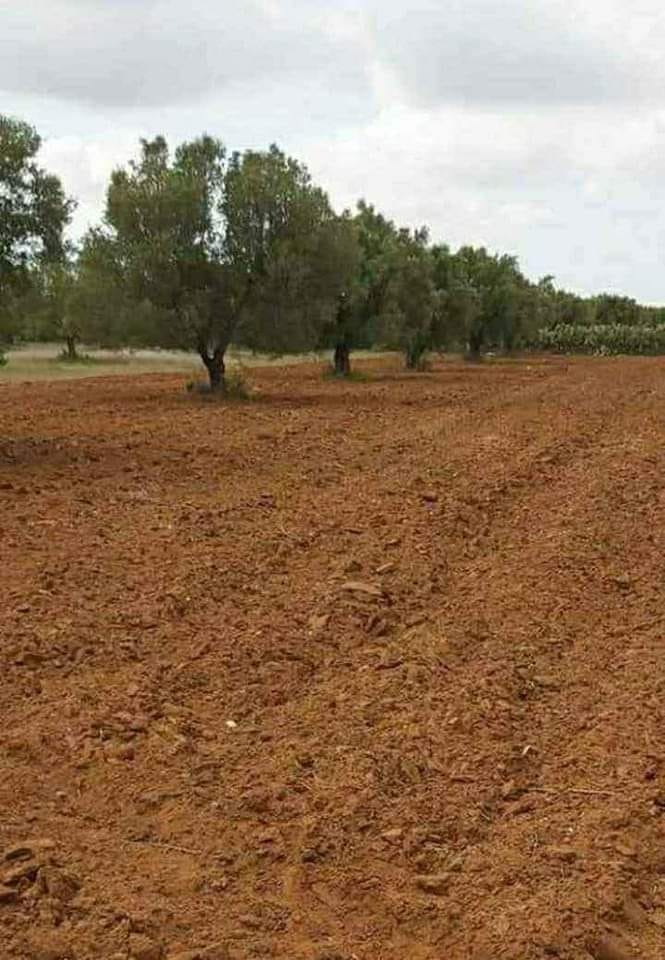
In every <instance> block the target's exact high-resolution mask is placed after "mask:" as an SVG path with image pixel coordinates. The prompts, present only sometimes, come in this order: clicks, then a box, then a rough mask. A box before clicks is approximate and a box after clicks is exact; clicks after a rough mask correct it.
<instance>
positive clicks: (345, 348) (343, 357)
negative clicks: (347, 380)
mask: <svg viewBox="0 0 665 960" xmlns="http://www.w3.org/2000/svg"><path fill="white" fill-rule="evenodd" d="M350 373H351V349H350V347H349V345H348V343H345V342H344V341H340V342H339V343H337V344H335V376H337V377H348V376H349V374H350Z"/></svg>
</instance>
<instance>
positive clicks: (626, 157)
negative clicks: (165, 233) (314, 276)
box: [0, 0, 665, 303]
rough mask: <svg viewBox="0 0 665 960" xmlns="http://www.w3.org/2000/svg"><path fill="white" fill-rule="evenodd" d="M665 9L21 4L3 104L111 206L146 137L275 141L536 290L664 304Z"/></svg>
mask: <svg viewBox="0 0 665 960" xmlns="http://www.w3.org/2000/svg"><path fill="white" fill-rule="evenodd" d="M663 9H665V8H663V6H662V2H661V0H631V2H630V3H629V2H628V0H355V2H353V3H352V2H350V0H349V2H347V0H325V2H324V0H233V2H231V0H0V113H9V114H13V115H17V116H20V117H23V118H25V119H27V120H29V121H30V122H31V123H33V124H34V125H35V126H37V128H38V130H39V131H40V133H41V134H42V135H43V137H44V139H45V146H44V150H43V154H42V158H43V162H44V163H45V165H47V166H48V167H49V168H50V169H51V170H53V171H54V172H57V173H59V174H60V176H61V177H62V179H63V180H64V183H65V186H66V188H67V190H68V191H69V192H70V193H71V194H73V195H74V196H76V197H77V198H78V200H79V209H78V212H77V215H76V222H75V230H76V232H77V233H80V232H81V231H82V230H84V229H85V228H86V226H87V225H88V224H90V223H93V222H94V221H95V220H96V219H97V218H98V217H99V214H100V210H101V206H102V202H103V196H104V190H105V186H106V183H107V180H108V175H109V173H110V171H111V169H112V168H113V167H114V166H116V165H118V164H121V163H124V162H125V161H126V160H127V159H128V158H129V157H130V156H131V155H132V154H133V153H134V152H135V150H136V144H137V141H138V138H139V137H141V136H151V135H154V134H156V133H164V134H166V136H167V137H168V138H169V139H170V140H171V141H172V142H174V143H175V142H176V141H178V140H180V139H183V138H186V137H191V136H195V135H197V134H199V133H201V132H203V131H204V130H205V131H207V132H209V133H212V134H215V135H216V136H218V137H220V138H221V139H222V140H223V141H224V142H225V143H226V145H227V146H228V147H229V149H243V148H246V147H261V148H263V147H266V146H267V145H268V144H269V143H271V142H273V141H276V142H277V143H278V144H279V145H280V146H281V147H283V149H285V150H287V151H288V152H290V153H293V154H294V155H296V156H297V157H298V158H299V159H301V160H303V161H304V162H305V163H306V164H307V165H308V166H309V168H310V170H311V172H312V174H313V175H314V177H315V179H316V180H317V181H319V182H320V183H321V184H322V185H323V186H324V187H325V188H326V189H327V190H328V191H329V193H330V195H331V197H332V199H333V201H334V202H335V204H336V205H337V206H338V207H339V208H342V207H343V206H348V205H352V204H354V203H355V201H356V200H357V199H358V198H359V197H361V196H363V197H366V198H367V199H368V200H370V201H371V202H373V203H374V204H375V205H377V206H378V207H379V208H380V209H382V210H383V211H385V212H386V213H387V214H389V215H390V216H391V217H393V218H394V219H396V220H397V221H399V222H400V223H404V224H409V225H418V224H421V223H427V224H429V226H430V228H431V230H432V234H433V236H434V238H435V239H437V240H445V241H446V242H448V243H450V244H451V245H453V246H457V245H459V244H461V243H472V244H485V245H486V246H488V247H490V248H492V249H497V250H500V251H502V252H503V251H506V252H511V253H515V254H517V255H518V256H519V258H520V261H521V263H522V266H523V268H524V269H525V270H526V272H527V273H528V274H529V275H530V276H532V277H534V278H535V277H538V276H542V275H543V274H546V273H553V274H554V275H555V276H556V279H557V282H558V283H559V284H561V285H562V286H566V287H569V288H571V289H575V290H578V291H580V292H588V293H590V292H597V291H600V290H613V291H617V292H622V293H626V294H628V295H630V296H634V297H636V298H638V299H641V300H643V301H645V302H654V303H656V302H665V270H664V269H663V267H664V266H665V202H664V201H665V177H663V176H662V172H661V171H662V169H663V168H665V57H664V56H663V49H664V48H665V47H664V44H665V12H662V11H663Z"/></svg>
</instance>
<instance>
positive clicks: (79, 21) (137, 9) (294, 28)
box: [0, 0, 369, 107]
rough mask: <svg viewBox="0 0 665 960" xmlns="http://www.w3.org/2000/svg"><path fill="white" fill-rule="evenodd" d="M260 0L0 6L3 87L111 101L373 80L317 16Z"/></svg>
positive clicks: (66, 0)
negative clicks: (316, 80)
mask: <svg viewBox="0 0 665 960" xmlns="http://www.w3.org/2000/svg"><path fill="white" fill-rule="evenodd" d="M289 9H291V10H293V8H289V7H287V6H286V5H285V4H284V5H281V6H279V7H278V8H277V9H275V10H271V9H270V7H269V6H268V5H267V4H266V3H261V2H260V0H240V2H238V3H235V4H231V3H226V2H225V3H220V2H215V0H189V2H181V0H138V2H130V0H122V2H117V0H107V2H102V0H83V2H80V0H79V2H77V0H24V2H22V3H15V4H14V3H12V4H11V5H9V4H7V5H6V7H5V8H3V10H2V12H1V13H0V26H1V29H0V89H4V90H6V91H8V92H11V93H16V94H18V93H20V94H24V95H25V94H32V95H38V96H45V95H46V96H50V97H54V98H59V99H61V100H63V99H69V100H71V101H74V102H78V103H87V104H90V105H95V106H101V107H104V106H107V107H108V106H110V107H115V106H118V107H145V106H153V105H154V106H159V105H169V104H173V103H190V102H192V101H195V100H196V99H197V98H202V97H206V96H208V95H210V94H211V93H212V92H215V91H216V92H219V91H224V90H228V89H236V88H238V87H239V86H242V85H243V84H256V83H263V84H269V83H270V82H271V81H272V82H275V81H281V80H286V81H293V80H294V79H297V78H300V81H301V82H302V83H306V82H307V81H306V78H307V76H308V75H311V74H313V73H315V74H317V75H321V74H323V75H326V74H328V75H329V83H330V87H331V88H332V87H333V86H334V87H335V88H339V89H340V90H341V91H342V92H344V90H349V89H353V90H355V91H356V93H357V94H358V95H367V94H368V92H369V90H368V86H367V80H366V77H365V74H364V66H363V64H362V62H361V60H360V58H359V57H358V56H357V55H356V54H355V52H354V51H353V50H352V49H350V47H349V44H348V42H347V43H342V42H341V41H340V39H339V38H337V37H336V36H334V35H328V34H327V33H326V31H325V29H324V28H323V26H322V25H321V23H320V22H319V21H317V20H316V19H315V18H312V17H309V18H307V17H302V16H294V15H293V13H292V14H291V15H289V14H288V10H289Z"/></svg>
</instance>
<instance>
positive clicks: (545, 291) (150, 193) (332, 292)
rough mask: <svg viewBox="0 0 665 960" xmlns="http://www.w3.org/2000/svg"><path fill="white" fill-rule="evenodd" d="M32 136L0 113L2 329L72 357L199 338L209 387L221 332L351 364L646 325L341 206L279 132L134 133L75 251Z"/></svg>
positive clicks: (503, 258)
mask: <svg viewBox="0 0 665 960" xmlns="http://www.w3.org/2000/svg"><path fill="white" fill-rule="evenodd" d="M39 146H40V141H39V137H38V136H37V134H36V132H35V131H34V130H32V128H30V127H29V126H28V125H26V124H25V123H22V122H21V121H18V120H12V119H10V118H7V117H0V338H3V339H4V340H5V341H8V342H11V341H12V340H16V339H21V338H23V339H46V338H49V339H50V338H53V337H56V338H58V339H60V340H62V341H63V343H64V344H65V345H66V353H67V354H68V355H69V357H70V358H74V357H75V356H76V349H77V343H79V342H80V341H84V342H86V343H94V344H99V345H102V346H108V347H111V346H127V345H129V346H147V347H161V348H175V349H182V350H188V351H196V352H197V353H198V354H199V356H200V357H201V360H202V362H203V364H204V366H205V368H206V370H207V372H208V376H209V382H210V386H211V388H212V389H215V390H216V389H223V388H224V382H225V381H224V373H225V356H226V353H227V350H228V348H229V346H230V345H231V344H233V345H236V346H243V347H247V348H249V349H252V350H255V351H262V352H269V353H273V354H280V353H287V352H289V353H293V352H303V351H312V350H318V349H323V348H330V349H331V350H332V351H333V356H334V365H335V370H336V372H337V373H338V374H340V375H347V374H348V373H350V370H351V354H352V351H353V350H354V349H357V348H360V347H372V346H375V345H381V346H384V347H389V348H395V349H400V350H401V351H402V352H403V354H404V357H405V361H406V364H407V366H408V367H410V368H417V367H419V366H420V365H421V364H422V363H423V362H424V359H425V357H426V354H427V353H428V352H429V351H432V350H439V351H442V350H445V349H449V348H452V347H459V348H462V349H465V350H466V351H467V352H468V354H469V355H470V356H471V357H473V358H478V357H480V355H481V353H482V351H483V350H485V349H487V348H490V347H491V348H498V349H505V350H508V351H509V350H512V349H514V348H516V347H520V346H522V347H524V346H537V345H539V343H543V345H547V346H550V347H551V346H554V345H555V344H556V343H559V342H560V343H564V342H565V337H564V336H563V334H562V335H561V336H560V337H559V339H558V340H557V339H556V337H555V336H554V332H555V331H557V330H559V331H562V330H563V329H564V328H576V329H577V328H578V327H580V326H587V327H594V329H597V328H598V327H599V326H604V325H608V324H610V323H614V324H617V323H618V324H621V325H623V324H629V323H630V324H632V325H633V326H636V327H641V326H644V320H643V318H644V316H645V313H644V310H645V308H641V307H639V306H638V305H637V304H634V301H627V300H626V299H625V298H612V297H598V298H595V299H594V300H582V299H580V298H579V297H575V296H574V295H572V294H569V293H566V292H564V291H560V290H557V289H556V288H555V286H554V284H553V281H552V278H551V277H546V278H544V279H543V280H541V281H539V282H538V283H532V282H530V281H529V280H528V279H527V278H526V277H525V276H524V275H523V274H522V272H521V271H520V269H519V265H518V262H517V260H516V259H515V258H514V257H512V256H507V255H499V254H494V253H490V252H488V251H487V250H486V249H484V248H474V247H470V246H465V247H462V248H460V249H459V250H457V251H455V252H453V251H451V250H450V248H449V247H447V246H445V245H442V244H433V243H431V242H430V238H429V234H428V231H427V229H426V228H424V227H423V228H421V229H417V230H411V229H407V228H401V227H398V226H397V225H396V224H394V223H393V222H392V221H391V220H389V219H387V218H386V217H384V216H383V215H382V214H381V213H379V212H378V211H377V210H375V208H374V207H373V206H371V205H369V204H367V203H366V202H364V201H360V202H359V203H358V205H357V208H356V210H355V211H353V212H349V211H344V212H343V213H341V214H338V213H337V212H335V210H334V209H333V208H332V206H331V204H330V201H329V198H328V196H327V195H326V194H325V192H324V191H323V190H321V189H320V188H319V187H318V186H316V185H315V184H314V183H313V182H312V180H311V177H310V175H309V173H308V172H307V170H306V168H305V167H304V166H303V165H302V164H300V163H299V162H297V161H296V160H294V159H292V158H290V157H288V156H286V155H285V154H284V153H282V152H281V151H280V150H279V149H278V148H277V147H275V146H273V147H271V148H270V149H269V150H267V151H265V152H257V151H247V152H245V153H242V154H240V153H233V154H228V153H227V152H226V150H225V148H224V146H223V145H222V143H220V141H218V140H216V139H214V138H212V137H210V136H207V135H204V136H202V137H200V138H199V139H196V140H193V141H190V142H187V143H183V144H181V145H180V146H178V147H177V149H176V150H175V151H171V150H170V149H169V147H168V145H167V143H166V141H165V140H164V139H163V138H162V137H157V138H156V139H154V140H152V141H147V140H144V141H142V142H141V149H140V155H139V157H138V159H137V160H135V161H132V162H131V163H129V164H128V165H127V166H126V167H125V168H120V169H117V170H116V171H114V173H113V174H112V176H111V180H110V183H109V186H108V190H107V195H106V205H105V210H104V215H103V218H102V221H101V223H100V224H99V225H98V226H96V227H93V228H92V229H90V230H89V231H88V233H87V234H86V235H85V237H84V238H83V239H82V241H81V243H80V245H79V246H78V247H77V248H74V247H73V246H71V245H68V244H67V243H66V242H65V240H64V235H65V228H66V226H67V224H68V222H69V220H70V217H71V214H72V210H73V207H74V204H73V202H72V201H71V200H70V199H68V198H66V197H65V194H64V192H63V189H62V186H61V184H60V183H59V181H58V180H57V178H55V177H52V176H49V175H48V174H47V173H46V172H45V171H43V170H42V169H41V168H40V167H39V166H38V164H37V162H36V155H37V152H38V150H39ZM635 311H637V314H636V313H635ZM636 316H637V318H638V319H637V320H635V319H634V318H635V317H636ZM608 317H612V319H611V320H609V319H607V318H608ZM649 318H650V320H649V322H650V323H652V325H654V326H658V324H659V323H660V322H661V321H662V320H663V317H662V316H661V315H660V314H658V315H656V313H655V312H653V311H652V312H651V313H649ZM571 342H572V341H571Z"/></svg>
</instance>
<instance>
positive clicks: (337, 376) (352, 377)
mask: <svg viewBox="0 0 665 960" xmlns="http://www.w3.org/2000/svg"><path fill="white" fill-rule="evenodd" d="M323 379H324V380H336V381H338V382H340V383H367V381H368V380H369V379H370V378H369V376H368V375H367V374H366V373H361V372H360V370H351V372H350V373H346V374H345V373H337V371H336V370H335V368H334V367H333V366H329V367H326V368H325V370H324V371H323Z"/></svg>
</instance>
